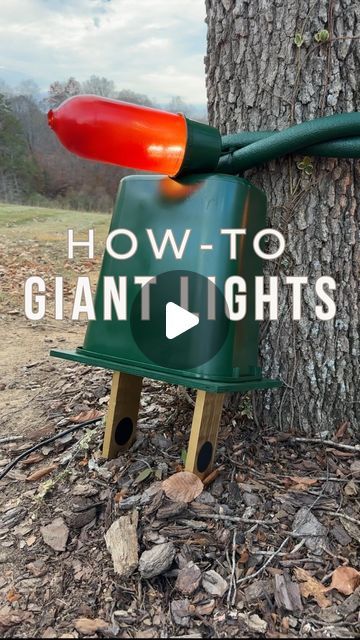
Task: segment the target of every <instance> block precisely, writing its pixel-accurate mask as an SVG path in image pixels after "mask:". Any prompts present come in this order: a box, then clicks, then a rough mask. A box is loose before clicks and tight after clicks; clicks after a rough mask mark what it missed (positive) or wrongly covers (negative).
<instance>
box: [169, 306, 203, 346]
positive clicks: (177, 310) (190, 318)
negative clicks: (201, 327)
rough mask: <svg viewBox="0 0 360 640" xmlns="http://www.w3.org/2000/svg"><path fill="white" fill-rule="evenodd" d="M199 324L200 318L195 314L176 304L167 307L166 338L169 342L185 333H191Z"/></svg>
mask: <svg viewBox="0 0 360 640" xmlns="http://www.w3.org/2000/svg"><path fill="white" fill-rule="evenodd" d="M197 324H199V318H198V316H196V315H195V313H190V311H187V310H186V309H183V308H182V307H179V305H178V304H175V303H174V302H168V303H167V305H166V337H167V338H168V339H169V340H172V339H173V338H177V336H180V335H181V334H182V333H185V331H189V329H192V328H193V327H196V325H197Z"/></svg>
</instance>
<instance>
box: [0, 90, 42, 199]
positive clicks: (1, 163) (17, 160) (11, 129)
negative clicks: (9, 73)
mask: <svg viewBox="0 0 360 640" xmlns="http://www.w3.org/2000/svg"><path fill="white" fill-rule="evenodd" d="M35 177H36V167H35V166H34V165H33V163H32V162H31V159H30V156H29V153H28V148H27V144H26V137H25V135H24V131H23V129H22V127H21V124H20V123H19V121H18V120H17V118H16V117H15V116H14V114H13V113H12V111H11V107H10V104H9V101H8V99H7V98H5V96H3V95H2V94H0V199H1V200H4V201H5V202H20V201H21V200H22V199H23V198H24V197H25V196H26V195H27V194H29V193H30V192H31V191H32V189H33V188H34V181H35Z"/></svg>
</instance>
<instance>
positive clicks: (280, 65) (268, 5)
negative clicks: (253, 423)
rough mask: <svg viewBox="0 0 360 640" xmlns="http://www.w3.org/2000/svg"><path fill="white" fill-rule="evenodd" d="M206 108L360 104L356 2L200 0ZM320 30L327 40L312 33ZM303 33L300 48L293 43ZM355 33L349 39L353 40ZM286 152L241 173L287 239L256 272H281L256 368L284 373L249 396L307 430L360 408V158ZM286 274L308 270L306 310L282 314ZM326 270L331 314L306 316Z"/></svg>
mask: <svg viewBox="0 0 360 640" xmlns="http://www.w3.org/2000/svg"><path fill="white" fill-rule="evenodd" d="M206 7H207V21H208V55H207V57H206V59H205V63H206V71H207V88H208V102H209V116H210V121H211V123H212V124H214V125H216V126H218V127H219V128H220V130H221V132H222V133H232V132H235V131H239V130H241V129H244V130H253V131H254V130H259V129H271V130H275V129H282V128H284V127H287V126H289V125H290V124H291V123H299V122H302V121H304V120H308V119H313V118H315V117H318V116H321V115H330V114H332V113H340V112H344V111H354V110H360V93H359V89H360V40H359V39H358V38H359V37H360V3H359V2H358V1H357V2H353V0H318V1H317V2H314V3H311V2H310V0H206ZM322 29H326V30H328V31H329V34H330V38H329V41H328V42H325V43H322V44H318V43H317V42H316V40H315V38H314V36H315V34H316V33H317V32H319V31H320V30H322ZM296 33H302V34H303V38H304V42H303V44H302V45H301V46H300V47H297V46H296V45H295V43H294V36H295V34H296ZM354 36H356V37H357V38H355V39H354ZM299 160H301V157H293V156H292V157H290V158H285V159H283V160H281V161H276V162H272V163H271V164H270V165H268V166H265V167H262V168H259V169H257V170H256V171H255V170H253V171H251V172H248V173H247V176H246V177H248V178H250V179H251V180H252V181H253V182H254V183H255V184H257V185H258V186H259V187H260V188H262V189H263V190H264V191H265V192H266V194H267V197H268V204H269V222H270V225H269V226H272V227H274V228H276V229H279V230H280V231H282V233H283V234H284V235H285V238H286V241H287V246H286V252H285V254H284V255H283V256H282V257H281V258H280V259H279V261H278V262H277V263H276V264H275V263H267V265H266V266H265V272H266V273H267V274H271V275H277V274H278V275H279V276H280V279H281V282H280V283H279V289H280V295H279V321H278V322H274V321H272V322H270V323H264V325H263V327H262V329H263V331H262V334H263V335H262V340H261V348H260V351H261V364H262V367H263V373H264V375H265V376H269V377H270V376H271V377H280V378H282V380H283V381H284V382H285V383H286V385H285V387H284V388H283V389H282V390H281V391H279V390H276V391H274V392H266V393H264V394H261V395H260V394H259V395H258V396H257V404H258V414H259V418H260V420H261V422H262V423H265V424H272V425H278V426H279V427H280V428H284V429H286V428H289V427H295V428H297V429H303V430H305V431H307V432H318V433H319V432H322V431H325V430H333V429H335V428H336V427H337V426H339V424H340V423H342V422H344V420H348V421H349V422H350V423H351V425H352V426H353V427H354V428H355V429H356V428H357V425H358V423H359V418H360V402H359V400H360V398H359V393H358V388H359V379H360V377H359V372H360V365H359V314H360V295H359V292H360V286H359V285H360V244H359V226H360V214H359V204H360V166H359V165H360V163H359V161H352V160H340V161H338V160H333V159H325V160H321V159H318V160H315V159H314V161H312V164H313V173H312V175H311V176H306V175H305V174H304V172H303V171H301V170H299V169H298V167H297V162H298V161H299ZM286 275H305V276H308V277H309V285H308V286H307V287H306V288H305V290H304V294H303V319H302V320H301V321H299V322H294V321H293V320H292V319H291V300H290V292H289V291H288V289H289V288H288V287H286V286H285V285H283V284H282V282H283V281H284V277H285V276H286ZM321 275H330V276H333V277H334V278H335V280H336V283H337V290H336V293H335V296H334V297H335V301H336V305H337V313H336V316H335V318H334V320H332V321H326V322H320V321H318V320H317V319H316V316H315V305H316V304H318V302H319V301H318V300H317V299H316V294H315V290H314V281H315V280H316V279H317V278H318V277H319V276H321Z"/></svg>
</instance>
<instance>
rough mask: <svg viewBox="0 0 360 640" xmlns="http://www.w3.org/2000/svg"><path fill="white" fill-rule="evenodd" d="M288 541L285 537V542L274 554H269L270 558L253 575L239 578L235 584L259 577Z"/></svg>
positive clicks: (288, 537) (288, 538)
mask: <svg viewBox="0 0 360 640" xmlns="http://www.w3.org/2000/svg"><path fill="white" fill-rule="evenodd" d="M289 540H290V536H287V537H286V538H285V540H283V541H282V543H281V545H280V547H279V548H278V549H276V551H274V553H272V554H271V556H270V557H269V558H268V559H267V560H266V562H264V564H263V565H262V566H261V567H260V569H258V570H257V571H255V573H252V574H251V575H250V576H245V577H244V578H240V579H239V580H237V581H236V582H237V584H241V583H243V582H247V581H248V580H253V579H254V578H256V577H257V576H259V575H260V573H262V572H263V571H264V569H266V567H267V566H268V565H269V564H270V562H271V561H272V560H273V559H274V558H275V557H276V556H277V555H278V554H279V553H280V551H281V549H283V548H284V547H285V545H286V544H287V543H288V542H289Z"/></svg>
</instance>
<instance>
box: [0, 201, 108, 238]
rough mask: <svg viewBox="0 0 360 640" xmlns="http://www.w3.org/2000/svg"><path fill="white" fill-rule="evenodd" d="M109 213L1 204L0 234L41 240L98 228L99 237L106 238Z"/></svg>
mask: <svg viewBox="0 0 360 640" xmlns="http://www.w3.org/2000/svg"><path fill="white" fill-rule="evenodd" d="M109 221H110V216H109V215H108V214H106V213H95V212H89V211H69V210H66V209H47V208H42V207H26V206H20V205H12V204H3V203H0V233H1V234H4V235H5V236H6V237H9V238H11V237H14V236H19V233H20V236H21V237H26V238H35V237H36V236H38V239H39V238H41V237H48V236H50V237H52V235H54V236H55V237H56V238H57V236H58V234H61V235H63V234H65V237H66V231H67V229H70V228H72V229H74V231H79V232H80V233H81V232H87V230H88V229H95V230H96V234H97V235H98V240H99V241H103V240H104V239H105V237H106V233H107V229H108V226H109Z"/></svg>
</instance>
